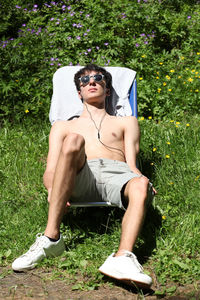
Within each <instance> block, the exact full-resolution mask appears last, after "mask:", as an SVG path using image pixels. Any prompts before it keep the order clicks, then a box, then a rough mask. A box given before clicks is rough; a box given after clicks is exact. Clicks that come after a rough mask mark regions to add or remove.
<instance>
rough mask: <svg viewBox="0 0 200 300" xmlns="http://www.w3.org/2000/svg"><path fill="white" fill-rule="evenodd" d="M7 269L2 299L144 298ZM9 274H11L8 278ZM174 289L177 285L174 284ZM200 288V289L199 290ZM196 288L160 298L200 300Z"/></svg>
mask: <svg viewBox="0 0 200 300" xmlns="http://www.w3.org/2000/svg"><path fill="white" fill-rule="evenodd" d="M8 273H9V270H8V269H7V268H0V274H1V275H0V300H2V299H6V300H11V299H12V300H28V299H29V300H30V299H34V300H35V299H38V300H40V299H41V300H47V299H48V300H71V299H73V300H74V299H79V300H86V299H92V300H96V299H97V300H99V299H102V300H136V299H144V297H143V296H141V295H140V294H138V293H137V291H136V290H134V289H131V288H130V287H126V286H117V285H115V286H113V287H110V286H109V284H108V283H106V281H105V284H104V285H103V286H101V287H99V288H98V290H93V291H80V290H78V291H77V290H76V291H72V285H70V284H67V283H66V282H64V281H63V280H58V279H57V280H52V279H50V275H51V274H50V273H47V272H45V271H44V270H43V269H39V268H38V269H36V270H34V271H30V272H27V273H14V272H10V273H9V274H8ZM6 274H7V275H6ZM173 286H174V284H173ZM197 286H198V287H197ZM197 286H196V287H194V286H192V285H190V286H187V287H186V286H184V287H177V290H176V292H175V293H174V295H173V296H170V295H168V296H164V295H163V296H160V297H159V298H160V299H161V298H162V299H170V300H186V299H191V300H199V299H200V282H199V283H198V285H197ZM155 290H156V287H155V286H153V287H152V290H151V291H148V292H146V293H145V292H144V295H145V299H147V300H156V299H158V297H157V296H156V295H153V294H154V291H155Z"/></svg>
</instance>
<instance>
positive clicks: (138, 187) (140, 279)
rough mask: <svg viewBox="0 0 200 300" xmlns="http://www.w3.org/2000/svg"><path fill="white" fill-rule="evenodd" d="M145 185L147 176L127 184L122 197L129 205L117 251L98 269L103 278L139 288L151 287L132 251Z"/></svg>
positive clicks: (139, 219)
mask: <svg viewBox="0 0 200 300" xmlns="http://www.w3.org/2000/svg"><path fill="white" fill-rule="evenodd" d="M147 186H148V179H147V178H146V177H140V178H134V179H132V180H130V181H129V182H128V184H127V185H126V188H125V193H124V195H125V196H126V197H128V201H129V204H128V208H127V211H126V213H125V215H124V218H123V221H122V233H121V241H120V245H119V249H118V251H117V253H116V254H114V253H113V254H111V255H110V256H109V257H108V258H107V259H106V261H105V262H104V264H103V265H102V266H101V267H100V268H99V271H100V272H101V273H103V274H104V275H107V276H109V277H112V278H115V279H117V280H119V281H121V282H125V283H127V284H129V285H132V286H134V287H135V286H138V287H141V288H150V286H151V284H152V278H151V277H150V276H149V275H147V274H145V273H144V272H143V268H142V266H141V265H140V264H139V262H138V260H137V257H136V256H135V255H134V254H133V253H132V249H133V246H134V245H135V242H136V239H137V237H138V234H139V232H140V229H141V227H142V224H143V219H144V215H145V202H146V198H147Z"/></svg>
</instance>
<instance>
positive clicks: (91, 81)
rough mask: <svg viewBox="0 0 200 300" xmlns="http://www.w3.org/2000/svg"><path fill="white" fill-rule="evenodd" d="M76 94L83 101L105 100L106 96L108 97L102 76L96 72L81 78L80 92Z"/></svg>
mask: <svg viewBox="0 0 200 300" xmlns="http://www.w3.org/2000/svg"><path fill="white" fill-rule="evenodd" d="M95 75H97V76H95ZM78 94H79V97H80V98H81V99H83V100H84V101H88V100H92V99H96V100H98V99H99V100H100V99H101V100H102V99H103V100H105V98H106V96H108V95H109V89H107V88H106V82H105V80H104V77H103V75H102V74H101V73H98V72H96V71H91V72H86V73H85V74H84V75H82V76H81V80H80V91H79V92H78Z"/></svg>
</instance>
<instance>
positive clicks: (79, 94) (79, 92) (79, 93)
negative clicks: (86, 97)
mask: <svg viewBox="0 0 200 300" xmlns="http://www.w3.org/2000/svg"><path fill="white" fill-rule="evenodd" d="M78 96H79V98H80V99H81V101H82V102H83V97H82V95H81V91H78Z"/></svg>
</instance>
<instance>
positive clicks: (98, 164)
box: [12, 64, 152, 288]
mask: <svg viewBox="0 0 200 300" xmlns="http://www.w3.org/2000/svg"><path fill="white" fill-rule="evenodd" d="M74 80H75V84H76V87H77V90H78V95H79V97H80V99H81V100H82V101H83V107H84V108H83V112H82V114H81V116H80V117H79V118H77V119H73V120H71V121H58V122H56V123H54V125H53V126H52V128H51V132H50V137H49V153H48V158H47V167H46V171H45V173H44V185H45V187H46V188H47V190H48V200H49V213H48V222H47V226H46V229H45V232H44V235H42V236H39V237H37V239H36V242H35V243H34V244H33V245H32V246H31V248H30V249H29V251H28V252H26V253H25V254H24V255H22V256H20V257H19V258H17V259H16V260H15V261H14V262H13V264H12V268H13V270H15V271H25V270H28V269H32V268H34V267H35V265H36V264H37V262H38V261H40V260H41V259H43V258H44V257H49V256H58V255H60V254H61V253H62V252H63V251H64V249H65V247H64V242H63V238H62V236H61V235H60V224H61V221H62V218H63V215H64V212H65V209H66V206H70V203H71V202H73V201H76V202H77V201H78V202H80V201H85V200H87V202H88V201H110V202H111V203H113V204H115V205H117V206H119V207H121V208H123V207H125V208H126V212H125V214H124V217H123V220H122V232H121V240H120V244H119V248H118V250H117V252H116V253H113V254H111V255H110V256H109V257H108V258H107V259H106V261H105V263H104V264H103V265H102V266H101V267H100V268H99V271H100V272H101V273H103V274H105V275H107V276H110V277H112V278H115V279H118V280H121V281H125V282H128V283H133V284H136V285H138V286H141V287H145V288H149V287H150V285H151V283H152V279H151V277H149V276H148V275H146V274H144V273H143V269H142V267H141V265H140V264H139V263H138V261H137V258H136V256H135V255H134V254H133V253H132V252H131V251H132V249H133V247H134V245H135V242H136V239H137V236H138V234H139V232H140V229H141V226H142V223H143V219H144V215H145V208H146V199H147V191H148V186H149V180H148V179H147V178H146V177H145V176H143V175H142V174H141V172H140V171H139V170H138V169H137V167H136V156H137V154H138V152H139V138H140V132H139V126H138V121H137V119H136V118H135V117H115V116H110V115H108V114H107V113H106V110H105V99H106V97H107V96H109V95H110V90H111V86H112V78H111V75H110V74H109V73H108V72H106V70H105V69H103V68H101V67H98V66H96V65H93V64H91V65H87V66H86V67H85V68H83V69H81V70H80V71H79V72H78V73H76V74H75V78H74Z"/></svg>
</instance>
